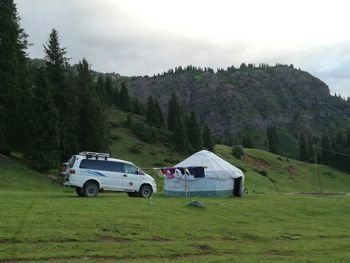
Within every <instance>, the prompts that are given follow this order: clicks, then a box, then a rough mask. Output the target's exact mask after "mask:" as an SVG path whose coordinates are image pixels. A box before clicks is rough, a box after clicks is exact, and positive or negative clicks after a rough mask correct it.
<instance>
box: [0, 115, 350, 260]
mask: <svg viewBox="0 0 350 263" xmlns="http://www.w3.org/2000/svg"><path fill="white" fill-rule="evenodd" d="M120 118H121V119H120V120H118V122H119V124H120V123H121V122H122V121H123V120H124V118H125V116H121V117H120ZM118 122H117V124H118ZM111 132H112V144H111V152H112V155H113V157H116V158H121V159H126V160H130V161H132V162H134V163H135V164H137V165H138V166H140V167H141V168H143V169H145V170H146V171H147V172H151V173H152V175H154V176H156V175H155V174H154V173H153V171H152V170H148V168H152V167H157V166H163V165H164V166H167V165H174V164H176V163H177V162H179V161H180V160H182V159H183V158H185V156H182V155H180V154H177V153H175V152H174V151H172V150H171V149H169V148H168V147H166V146H164V145H162V144H160V143H158V144H149V143H145V142H142V141H140V140H139V139H138V138H137V137H135V136H134V135H133V134H132V133H131V132H130V130H128V129H125V128H122V126H121V125H119V126H118V125H115V126H114V128H113V129H112V131H111ZM135 145H136V146H135ZM133 147H137V149H140V151H141V152H138V153H135V151H133V150H132V148H133ZM215 150H216V153H217V154H218V155H219V156H221V157H223V158H224V159H226V160H228V161H229V162H231V163H232V164H234V165H236V166H239V167H242V168H244V169H245V170H246V172H245V175H246V186H247V188H248V189H249V194H248V195H247V196H245V197H244V198H212V199H210V198H196V200H198V201H200V202H202V203H204V204H205V206H206V207H205V208H203V209H201V208H193V207H189V206H187V204H188V203H189V202H190V201H191V200H190V199H185V198H167V197H164V196H163V195H161V194H156V195H154V197H152V198H151V199H139V198H129V197H127V195H126V194H125V193H120V194H118V193H114V194H113V193H102V194H100V195H99V196H98V197H97V198H93V199H87V198H78V197H77V196H76V195H75V193H74V191H73V190H72V189H67V188H63V187H61V186H59V185H57V184H55V183H53V182H52V180H50V179H49V178H48V176H47V175H43V174H40V173H37V172H35V171H33V170H31V169H29V168H28V167H26V166H24V165H22V164H20V163H19V162H17V161H15V160H12V159H8V158H3V157H1V158H0V187H1V191H0V211H1V212H0V263H2V262H47V261H52V262H81V261H87V262H327V263H328V262H350V228H349V227H348V226H349V219H350V196H349V195H343V196H319V195H293V194H278V193H291V192H318V191H319V181H318V177H317V173H316V169H315V165H312V164H308V163H302V162H299V161H296V160H291V159H289V160H287V159H286V158H284V157H281V156H278V155H274V154H271V153H268V152H264V151H260V150H255V149H244V152H245V156H244V157H243V159H236V158H235V157H233V156H232V154H231V147H227V146H223V145H217V146H216V147H215ZM319 170H320V176H321V182H322V186H323V190H324V191H326V192H347V193H349V186H350V176H349V175H347V174H345V173H342V172H340V171H337V170H334V169H332V168H330V167H327V166H323V165H321V166H319ZM263 171H265V172H263ZM157 181H158V186H160V187H159V188H162V187H161V185H162V179H161V178H160V177H159V176H158V177H157Z"/></svg>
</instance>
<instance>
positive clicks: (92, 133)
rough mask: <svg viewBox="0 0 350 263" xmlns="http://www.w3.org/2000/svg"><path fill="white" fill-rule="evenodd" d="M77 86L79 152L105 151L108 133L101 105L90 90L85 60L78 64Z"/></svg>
mask: <svg viewBox="0 0 350 263" xmlns="http://www.w3.org/2000/svg"><path fill="white" fill-rule="evenodd" d="M77 85H78V87H79V91H80V103H79V104H80V111H79V126H80V134H79V144H80V150H88V151H105V150H106V149H107V132H108V131H107V127H106V122H105V118H104V115H103V112H102V108H101V105H100V103H99V100H98V99H97V98H96V96H95V92H94V90H93V88H92V87H93V86H92V76H91V69H90V65H89V63H88V62H87V60H86V59H83V60H82V61H80V62H79V64H78V79H77Z"/></svg>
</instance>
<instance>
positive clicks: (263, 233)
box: [0, 190, 350, 262]
mask: <svg viewBox="0 0 350 263" xmlns="http://www.w3.org/2000/svg"><path fill="white" fill-rule="evenodd" d="M349 198H350V197H349V196H343V197H319V196H299V195H296V196H293V195H268V194H265V195H259V194H252V195H249V196H248V197H246V198H243V199H239V198H233V199H232V198H222V199H209V198H198V199H197V200H199V201H200V202H203V203H204V204H205V205H206V208H204V209H201V208H192V207H188V206H186V204H187V203H188V202H189V201H190V200H188V199H184V198H166V197H163V196H159V195H158V196H156V197H154V198H152V199H139V198H128V197H127V195H126V194H103V195H101V196H99V197H98V198H94V199H87V198H78V197H76V196H75V194H73V193H65V192H64V191H59V190H57V191H51V192H37V193H35V192H30V191H1V193H0V200H1V202H0V209H1V211H2V213H1V214H0V243H1V246H0V262H6V261H11V262H12V261H19V262H21V261H26V262H28V261H34V262H35V261H41V262H45V261H49V260H51V261H57V262H79V261H82V260H84V261H89V262H100V261H109V262H115V261H123V262H168V261H172V260H175V261H179V262H199V261H200V262H330V261H333V262H349V260H350V229H349V227H348V222H349V218H350V202H349V201H350V199H349Z"/></svg>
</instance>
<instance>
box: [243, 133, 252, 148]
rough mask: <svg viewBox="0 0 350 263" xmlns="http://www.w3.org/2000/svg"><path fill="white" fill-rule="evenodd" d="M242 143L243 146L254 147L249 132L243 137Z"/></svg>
mask: <svg viewBox="0 0 350 263" xmlns="http://www.w3.org/2000/svg"><path fill="white" fill-rule="evenodd" d="M242 144H243V147H244V148H254V143H253V141H252V139H251V137H250V135H249V134H248V135H246V136H244V137H243V142H242Z"/></svg>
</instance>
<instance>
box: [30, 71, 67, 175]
mask: <svg viewBox="0 0 350 263" xmlns="http://www.w3.org/2000/svg"><path fill="white" fill-rule="evenodd" d="M50 85H51V82H50V81H48V79H47V77H46V74H45V72H44V71H43V70H39V71H38V73H37V74H36V78H35V87H34V91H33V92H34V99H33V107H34V113H35V114H34V115H33V117H32V120H31V125H30V129H31V134H32V139H31V140H30V141H28V143H29V145H30V147H28V155H29V156H30V157H31V159H32V160H33V161H34V162H35V165H36V167H37V168H38V169H39V170H41V171H45V170H48V169H49V168H51V167H54V166H57V165H58V163H59V161H60V129H59V114H58V109H57V108H56V106H55V104H54V101H53V96H52V94H51V92H52V88H51V87H50ZM73 143H74V142H73Z"/></svg>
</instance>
